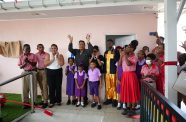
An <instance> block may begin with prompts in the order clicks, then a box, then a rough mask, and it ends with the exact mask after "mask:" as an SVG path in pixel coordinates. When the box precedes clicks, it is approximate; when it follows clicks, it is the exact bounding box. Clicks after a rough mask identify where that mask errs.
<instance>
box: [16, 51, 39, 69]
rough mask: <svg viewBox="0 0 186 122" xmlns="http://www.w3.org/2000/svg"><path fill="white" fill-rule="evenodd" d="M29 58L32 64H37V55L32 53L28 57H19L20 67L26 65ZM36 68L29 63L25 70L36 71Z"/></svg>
mask: <svg viewBox="0 0 186 122" xmlns="http://www.w3.org/2000/svg"><path fill="white" fill-rule="evenodd" d="M26 58H28V60H29V61H30V62H37V57H36V55H35V54H33V53H30V54H28V56H27V55H24V54H22V55H21V56H20V57H19V62H18V66H21V65H23V64H25V59H26ZM35 68H36V67H33V66H32V65H31V64H29V63H27V65H26V66H25V67H24V68H23V69H24V70H33V69H35Z"/></svg>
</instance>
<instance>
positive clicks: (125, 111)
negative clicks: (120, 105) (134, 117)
mask: <svg viewBox="0 0 186 122" xmlns="http://www.w3.org/2000/svg"><path fill="white" fill-rule="evenodd" d="M128 112H129V110H128V109H124V110H123V112H122V113H121V114H122V115H127V114H128Z"/></svg>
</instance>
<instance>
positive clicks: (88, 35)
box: [86, 34, 90, 43]
mask: <svg viewBox="0 0 186 122" xmlns="http://www.w3.org/2000/svg"><path fill="white" fill-rule="evenodd" d="M86 40H87V43H89V42H90V34H87V35H86Z"/></svg>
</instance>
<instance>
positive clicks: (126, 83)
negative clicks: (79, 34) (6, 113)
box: [18, 34, 165, 116]
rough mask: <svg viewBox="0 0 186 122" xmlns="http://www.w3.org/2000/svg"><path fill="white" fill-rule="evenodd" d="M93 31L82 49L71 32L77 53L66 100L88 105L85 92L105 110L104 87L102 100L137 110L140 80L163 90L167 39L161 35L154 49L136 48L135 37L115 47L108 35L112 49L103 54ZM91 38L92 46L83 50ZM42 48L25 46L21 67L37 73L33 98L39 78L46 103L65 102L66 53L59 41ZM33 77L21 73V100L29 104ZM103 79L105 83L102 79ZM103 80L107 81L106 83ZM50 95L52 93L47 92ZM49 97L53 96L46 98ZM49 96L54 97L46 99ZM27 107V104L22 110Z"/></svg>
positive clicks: (70, 68)
mask: <svg viewBox="0 0 186 122" xmlns="http://www.w3.org/2000/svg"><path fill="white" fill-rule="evenodd" d="M90 38H91V37H90V35H88V34H87V36H86V42H85V41H83V40H80V41H79V49H74V48H73V40H74V39H73V36H71V35H69V36H68V39H69V41H70V43H69V46H68V50H69V51H70V52H71V53H72V54H73V57H69V58H68V65H67V66H66V68H65V75H66V77H67V78H66V79H67V80H66V94H67V95H68V101H67V103H66V104H67V105H70V104H72V105H76V107H79V106H82V107H85V106H86V105H87V104H88V97H87V93H88V92H87V91H89V93H90V95H91V97H92V100H91V101H92V103H91V107H92V108H94V107H96V106H97V109H98V110H100V109H102V105H101V100H100V91H101V89H102V88H103V87H105V101H104V102H103V105H109V104H112V106H113V107H117V109H119V110H120V109H122V108H124V109H123V110H124V111H123V112H122V114H123V115H126V114H127V115H128V116H132V115H134V114H135V110H136V108H137V105H139V102H140V86H141V85H140V84H141V81H145V82H148V83H149V84H150V85H152V86H153V87H154V88H156V89H157V90H158V91H159V92H160V93H162V94H163V95H164V82H165V81H164V43H163V41H164V38H163V37H159V36H157V41H156V43H157V44H158V46H157V47H155V48H154V49H153V51H152V52H150V51H149V48H148V47H147V46H144V47H143V48H142V49H141V50H139V51H138V53H137V56H136V55H135V53H134V52H135V50H136V49H137V46H138V41H137V40H132V41H131V43H130V44H128V45H125V46H124V47H123V46H118V47H115V46H114V40H112V39H108V40H107V47H108V49H107V50H106V51H105V53H104V55H101V54H100V51H99V47H98V46H96V45H95V46H92V44H91V43H90ZM86 43H87V45H88V49H85V44H86ZM37 50H38V52H37V53H36V54H33V53H31V52H30V51H31V49H30V45H29V44H25V45H24V46H23V54H22V55H21V56H20V58H19V64H18V65H19V66H20V68H21V69H24V72H23V73H25V72H31V71H32V72H33V75H32V77H33V78H32V79H33V80H32V81H33V84H34V85H33V86H34V100H36V97H37V83H38V84H39V86H40V89H41V94H42V99H43V103H42V107H43V108H46V107H47V106H48V107H53V106H55V105H61V101H62V95H61V92H62V89H61V87H62V77H63V69H62V66H63V65H64V57H63V55H62V54H60V53H59V52H58V46H57V45H56V44H52V45H51V51H50V53H47V52H45V51H44V45H43V44H38V45H37ZM29 80H30V77H29V76H26V77H24V78H23V95H22V96H23V102H24V103H29V91H30V84H29ZM103 82H104V83H103ZM103 84H105V86H103ZM48 94H49V95H48ZM48 96H49V97H48ZM48 100H49V101H50V102H49V103H48ZM26 108H28V107H27V106H24V109H26Z"/></svg>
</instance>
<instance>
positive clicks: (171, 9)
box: [164, 0, 177, 104]
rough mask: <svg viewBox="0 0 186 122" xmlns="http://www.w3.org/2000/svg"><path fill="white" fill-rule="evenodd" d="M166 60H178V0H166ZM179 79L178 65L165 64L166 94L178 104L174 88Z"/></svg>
mask: <svg viewBox="0 0 186 122" xmlns="http://www.w3.org/2000/svg"><path fill="white" fill-rule="evenodd" d="M164 5H165V62H169V61H177V10H176V0H165V1H164ZM176 79H177V66H165V96H166V97H167V98H168V99H169V100H171V101H172V102H173V103H175V104H177V92H176V91H175V90H174V89H173V88H172V87H173V84H174V82H175V81H176Z"/></svg>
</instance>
